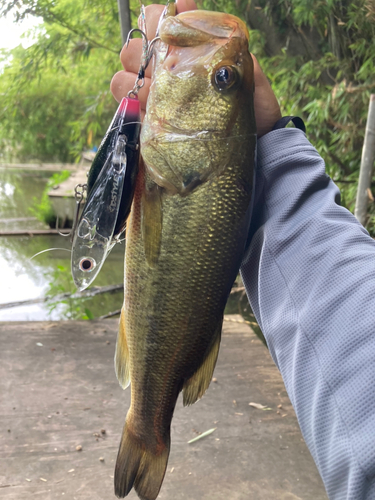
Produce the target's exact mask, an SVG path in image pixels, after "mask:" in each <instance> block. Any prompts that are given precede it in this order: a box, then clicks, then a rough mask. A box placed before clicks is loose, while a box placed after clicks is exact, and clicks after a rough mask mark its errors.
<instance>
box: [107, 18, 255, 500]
mask: <svg viewBox="0 0 375 500" xmlns="http://www.w3.org/2000/svg"><path fill="white" fill-rule="evenodd" d="M185 14H186V13H185ZM218 16H219V17H218ZM202 21H203V24H206V25H207V35H206V34H203V35H202ZM219 21H220V22H219ZM178 23H180V24H178ZM210 23H211V24H210ZM196 24H197V26H198V25H199V33H200V34H199V37H198V39H199V40H201V39H203V40H205V39H207V43H206V45H207V50H204V47H203V48H202V45H197V47H198V51H197V53H196V54H195V55H196V57H192V54H194V46H192V43H193V42H192V41H191V40H190V39H189V40H190V41H189V44H190V45H189V47H188V48H187V51H188V53H187V55H186V54H185V55H186V57H185V56H184V47H178V50H177V52H176V51H174V47H172V48H171V47H170V50H169V51H168V52H167V55H166V56H165V57H164V58H163V60H162V61H159V64H158V65H156V68H155V70H154V75H153V83H152V85H151V89H150V97H149V102H148V108H147V112H146V117H145V121H144V124H143V129H142V135H141V153H142V157H143V161H142V162H141V164H140V167H139V173H138V177H137V181H136V188H135V195H134V200H133V204H132V208H131V213H130V217H129V219H128V221H127V229H126V256H125V282H124V307H123V310H122V315H121V320H120V331H119V337H118V342H117V348H116V370H117V375H118V378H119V381H120V383H121V385H122V386H123V387H126V386H127V385H128V384H129V382H130V383H131V405H130V409H129V411H128V414H127V417H126V422H125V426H124V431H123V436H122V441H121V444H120V449H119V454H118V459H117V464H116V470H115V492H116V494H117V495H118V496H120V497H123V496H126V495H127V494H128V493H129V491H130V490H131V488H132V487H133V486H134V488H135V490H136V492H137V493H138V495H139V497H140V498H141V499H144V500H155V499H156V497H157V495H158V492H159V490H160V487H161V483H162V480H163V477H164V474H165V469H166V465H167V461H168V455H169V449H170V426H171V420H172V416H173V411H174V408H175V404H176V401H177V398H178V395H179V393H180V392H181V391H183V401H184V404H185V405H188V404H192V403H194V402H195V401H197V400H198V399H199V398H200V397H202V395H203V393H204V392H205V390H206V389H207V387H208V385H209V382H210V380H211V378H212V372H213V369H214V367H215V363H216V358H217V354H218V349H219V345H220V336H221V328H222V320H223V313H224V308H225V304H226V301H227V298H228V296H229V293H230V290H231V287H232V284H233V282H234V280H235V278H236V275H237V273H238V269H239V266H240V264H241V260H242V256H243V253H244V250H245V244H246V240H247V233H248V227H249V221H250V211H251V203H250V202H251V196H252V187H253V167H254V155H255V144H256V135H255V121H254V113H253V97H252V91H253V75H252V70H253V67H252V60H251V56H250V55H249V53H248V52H247V42H248V40H247V34H246V33H244V32H243V23H242V21H240V20H237V18H235V17H234V16H229V15H226V14H217V13H204V12H201V11H199V12H198V11H197V12H196V13H195V14H194V13H189V17H188V19H187V18H186V16H184V14H180V15H179V16H177V17H176V18H174V25H173V30H172V31H173V43H175V44H177V43H178V41H179V39H178V33H179V31H180V32H181V33H182V35H181V37H182V38H181V40H186V39H188V38H186V37H185V36H184V32H185V31H186V29H188V30H189V33H192V32H193V31H194V30H195V29H197V28H196ZM213 25H215V26H214V28H212V26H213ZM218 26H219V27H220V26H222V27H223V33H224V35H225V37H226V38H225V39H224V35H223V37H222V38H220V37H217V36H216V32H217V30H218V29H219V28H218ZM228 26H230V27H232V28H231V29H233V30H234V33H235V34H237V35H236V36H229V35H228V33H229V34H230V33H231V32H230V30H229V29H228ZM233 26H234V28H233ZM236 26H237V28H236ZM212 29H214V30H215V35H212V34H210V33H211V30H212ZM184 30H185V31H184ZM232 34H233V33H232ZM169 36H170V31H169V28H168V19H167V20H166V24H165V25H162V26H161V30H160V37H161V40H162V41H163V42H166V43H168V40H169V38H168V37H169ZM197 43H198V42H197ZM199 43H201V42H199ZM215 44H216V47H215V50H213V48H214V46H215ZM203 45H204V44H203ZM239 47H240V49H241V51H242V52H241V57H240V59H239V56H238V50H239ZM155 50H156V51H157V50H158V47H157V46H155ZM160 50H163V48H162V47H161V48H160ZM176 53H177V55H178V57H179V58H180V59H181V60H179V59H176ZM170 58H173V60H172V62H173V64H172V63H171V60H170ZM222 59H223V63H222V64H223V65H224V67H227V65H229V64H231V65H232V66H231V67H233V68H234V70H233V71H234V72H236V73H235V75H237V72H238V75H237V76H236V78H237V80H234V82H235V85H234V87H233V89H229V91H228V92H222V91H221V90H220V89H218V88H215V87H214V83H213V81H214V75H215V71H216V69H215V68H217V67H218V65H220V61H221V60H222ZM189 64H191V66H189ZM239 64H241V65H239ZM171 68H172V69H171ZM172 73H173V74H172ZM172 81H177V82H178V85H177V87H176V88H174V87H173V88H172V89H171V82H172ZM193 89H195V93H194V92H193ZM192 96H194V99H192ZM189 99H190V103H189ZM194 114H195V119H194Z"/></svg>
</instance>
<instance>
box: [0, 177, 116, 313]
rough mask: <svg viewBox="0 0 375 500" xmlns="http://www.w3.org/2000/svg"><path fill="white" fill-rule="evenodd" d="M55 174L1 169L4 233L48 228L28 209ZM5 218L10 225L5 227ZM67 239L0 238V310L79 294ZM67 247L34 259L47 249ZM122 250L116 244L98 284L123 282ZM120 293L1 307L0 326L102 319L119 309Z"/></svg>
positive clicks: (1, 226) (0, 219) (1, 224)
mask: <svg viewBox="0 0 375 500" xmlns="http://www.w3.org/2000/svg"><path fill="white" fill-rule="evenodd" d="M51 175H52V172H40V171H30V170H28V171H23V170H19V169H17V170H11V169H2V170H0V231H4V230H16V229H43V228H45V226H44V224H43V223H41V222H39V221H37V220H33V219H31V217H32V214H31V212H30V207H31V206H32V205H33V204H34V203H35V200H38V201H39V200H40V198H41V195H42V192H43V190H44V188H45V186H46V183H47V181H48V179H49V177H50V176H51ZM7 219H24V220H12V221H11V222H8V223H7V222H5V220H7ZM70 245H71V243H70V240H69V238H64V237H62V236H59V235H47V236H34V237H29V236H9V237H4V236H3V237H0V282H1V287H0V305H1V304H6V303H10V302H18V301H23V300H31V299H36V298H39V297H44V296H45V295H46V294H48V295H51V294H53V295H57V294H61V293H64V292H72V293H73V292H75V291H76V288H75V286H74V283H73V280H72V278H71V276H70V253H69V252H68V251H66V250H69V249H70ZM55 247H59V248H63V249H65V251H64V250H58V251H51V252H47V253H44V254H42V255H39V256H37V257H35V258H34V259H33V260H30V258H31V257H32V256H33V255H35V254H36V253H38V252H40V251H41V250H45V249H47V248H55ZM123 274H124V245H123V244H122V245H116V246H115V248H114V249H113V250H112V252H111V253H110V255H109V256H108V258H107V261H106V262H105V264H104V266H103V268H102V270H101V272H100V274H99V276H98V278H97V279H96V280H95V283H94V285H97V286H101V285H117V284H120V283H122V282H123ZM122 300H123V295H122V293H116V294H103V295H98V296H96V297H93V298H89V299H84V300H82V299H80V300H73V301H72V300H70V301H69V300H67V301H66V302H65V303H56V301H54V300H53V299H52V300H51V301H49V302H48V303H39V304H30V305H24V306H19V307H12V308H6V309H3V308H0V321H28V320H29V321H41V320H48V319H52V320H59V319H76V318H82V317H84V316H85V315H86V316H87V314H88V315H89V317H91V315H92V316H93V317H99V316H101V315H104V314H107V313H108V312H111V311H114V310H116V309H120V307H121V305H122Z"/></svg>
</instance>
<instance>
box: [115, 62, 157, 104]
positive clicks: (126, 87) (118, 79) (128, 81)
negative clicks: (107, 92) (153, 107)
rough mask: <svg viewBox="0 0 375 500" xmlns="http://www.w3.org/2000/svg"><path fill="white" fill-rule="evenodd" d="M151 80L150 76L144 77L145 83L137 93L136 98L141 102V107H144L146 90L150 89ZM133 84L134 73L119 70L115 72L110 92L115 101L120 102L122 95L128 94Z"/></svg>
mask: <svg viewBox="0 0 375 500" xmlns="http://www.w3.org/2000/svg"><path fill="white" fill-rule="evenodd" d="M150 85H151V80H150V78H145V84H144V86H143V87H142V88H141V89H140V91H139V94H138V99H139V101H140V103H141V108H142V109H146V101H147V96H148V92H149V90H150ZM133 86H134V73H129V72H127V71H119V72H118V73H116V74H115V76H114V77H113V78H112V81H111V92H112V94H113V97H114V98H115V99H116V101H118V102H120V101H121V99H122V98H123V97H126V96H127V95H128V92H129V91H130V90H132V89H133Z"/></svg>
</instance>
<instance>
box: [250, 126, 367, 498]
mask: <svg viewBox="0 0 375 500" xmlns="http://www.w3.org/2000/svg"><path fill="white" fill-rule="evenodd" d="M338 201H339V191H338V189H337V187H336V186H335V185H334V184H333V183H332V181H331V180H330V179H329V178H328V177H327V176H326V175H325V173H324V163H323V160H322V159H321V158H320V156H319V155H318V153H317V152H316V150H315V149H314V148H313V147H312V146H311V144H310V143H309V142H308V141H307V139H306V137H305V136H304V134H303V133H302V132H301V131H299V130H297V129H283V130H278V131H274V132H271V133H269V134H267V135H266V136H264V137H263V138H262V139H260V141H259V146H258V173H257V179H256V190H255V206H254V216H253V222H252V228H251V231H252V232H253V238H252V241H251V245H250V249H249V257H248V259H247V262H246V263H244V264H243V266H242V269H241V272H242V277H243V280H244V283H245V286H246V289H247V292H248V296H249V300H250V304H251V306H252V308H253V311H254V314H255V316H256V318H257V320H258V322H259V324H260V326H261V328H262V331H263V333H264V335H265V337H266V339H267V343H268V346H269V349H270V352H271V355H272V357H273V359H274V361H275V362H276V364H277V366H278V367H279V369H280V371H281V373H282V376H283V378H284V382H285V386H286V388H287V391H288V394H289V397H290V399H291V401H292V404H293V406H294V408H295V411H296V414H297V417H298V420H299V423H300V426H301V429H302V432H303V435H304V438H305V440H306V442H307V444H308V446H309V448H310V451H311V453H312V455H313V457H314V459H315V461H316V463H317V466H318V468H319V471H320V473H321V475H322V478H323V481H324V483H325V486H326V488H327V491H328V494H329V496H330V498H331V499H335V500H338V499H340V500H341V499H350V500H359V499H361V500H362V499H366V500H367V499H374V498H375V389H374V388H375V243H374V241H373V240H372V238H370V237H369V235H368V234H367V232H366V231H365V230H364V229H363V228H362V226H360V225H359V224H358V223H357V221H356V219H355V218H354V217H353V215H352V214H350V212H348V211H347V210H346V209H344V208H342V207H340V206H339V205H338Z"/></svg>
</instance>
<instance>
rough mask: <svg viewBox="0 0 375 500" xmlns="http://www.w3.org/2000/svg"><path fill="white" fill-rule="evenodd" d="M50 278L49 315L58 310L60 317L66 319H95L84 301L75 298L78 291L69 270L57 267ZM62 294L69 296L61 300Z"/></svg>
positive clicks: (48, 294) (48, 290)
mask: <svg viewBox="0 0 375 500" xmlns="http://www.w3.org/2000/svg"><path fill="white" fill-rule="evenodd" d="M49 278H50V279H51V281H50V282H49V285H48V289H47V293H46V295H47V297H48V301H47V306H48V312H49V314H52V312H53V311H56V310H58V312H59V316H60V317H61V318H64V319H93V314H92V312H91V311H90V309H88V308H87V307H85V305H84V300H82V299H76V298H74V296H73V294H74V293H75V292H76V291H77V290H76V287H75V285H74V282H73V278H72V276H71V272H70V269H69V268H67V267H64V266H57V268H56V269H55V270H54V271H53V272H52V275H50V276H49ZM62 294H69V296H68V297H66V298H64V299H63V300H61V298H60V297H59V296H61V295H62Z"/></svg>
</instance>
